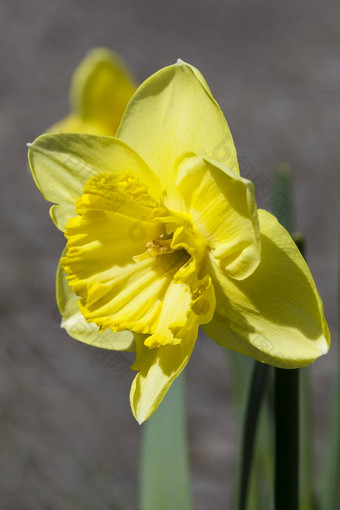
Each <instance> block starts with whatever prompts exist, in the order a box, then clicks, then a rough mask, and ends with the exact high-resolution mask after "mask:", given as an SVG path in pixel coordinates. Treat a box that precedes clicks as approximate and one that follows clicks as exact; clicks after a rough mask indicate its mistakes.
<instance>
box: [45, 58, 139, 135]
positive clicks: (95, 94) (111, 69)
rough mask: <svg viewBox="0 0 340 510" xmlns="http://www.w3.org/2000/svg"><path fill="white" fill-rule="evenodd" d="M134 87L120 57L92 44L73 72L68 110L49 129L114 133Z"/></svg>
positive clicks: (101, 133)
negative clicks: (69, 111)
mask: <svg viewBox="0 0 340 510" xmlns="http://www.w3.org/2000/svg"><path fill="white" fill-rule="evenodd" d="M135 89H136V84H135V81H134V79H133V78H132V76H131V75H130V73H129V71H128V70H127V68H126V67H125V65H124V63H123V62H122V61H121V59H120V58H119V57H118V56H117V55H116V54H115V53H113V52H112V51H110V50H108V49H106V48H95V49H93V50H91V51H90V52H89V53H88V54H87V56H86V57H85V59H84V60H83V61H82V62H81V63H80V65H79V66H78V67H77V69H76V70H75V72H74V75H73V78H72V83H71V92H70V103H71V114H70V115H69V116H68V117H66V118H65V119H63V120H62V121H60V122H58V123H57V124H55V125H54V126H52V127H51V128H50V129H49V131H50V132H58V133H89V134H96V135H105V136H114V135H115V134H116V131H117V128H118V126H119V123H120V121H121V118H122V116H123V113H124V111H125V108H126V106H127V104H128V102H129V100H130V98H131V96H132V94H133V93H134V91H135Z"/></svg>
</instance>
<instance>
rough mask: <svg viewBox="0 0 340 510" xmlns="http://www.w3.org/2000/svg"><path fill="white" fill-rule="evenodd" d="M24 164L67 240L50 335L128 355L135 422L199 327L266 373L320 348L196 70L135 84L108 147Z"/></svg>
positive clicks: (81, 148) (315, 298)
mask: <svg viewBox="0 0 340 510" xmlns="http://www.w3.org/2000/svg"><path fill="white" fill-rule="evenodd" d="M221 142H222V144H224V150H223V151H221V150H219V149H220V147H221ZM216 148H217V150H216ZM221 153H222V155H221ZM29 160H30V165H31V169H32V173H33V176H34V179H35V182H36V184H37V186H38V188H39V189H40V191H41V192H42V193H43V195H44V197H45V198H46V200H48V201H50V202H53V203H54V204H56V205H54V206H53V207H52V208H51V216H52V219H53V221H54V223H55V224H56V225H57V227H59V228H60V229H61V230H63V231H64V232H65V237H66V239H67V246H66V249H65V252H64V254H63V256H62V258H61V261H60V265H59V269H58V277H57V295H58V303H59V308H60V310H61V313H62V316H63V324H62V325H63V326H64V327H65V328H66V329H67V331H68V332H69V333H70V334H71V336H73V337H75V338H77V339H78V340H81V341H85V342H87V343H90V344H93V345H97V346H99V347H106V348H111V349H117V350H120V349H121V350H124V349H127V350H134V349H135V350H136V362H135V364H134V365H133V367H132V368H133V369H134V370H136V371H138V374H137V375H136V377H135V379H134V381H133V384H132V387H131V395H130V400H131V407H132V410H133V413H134V415H135V417H136V419H137V420H138V421H139V422H140V423H141V422H143V421H144V420H146V419H147V418H148V417H149V416H151V414H152V413H153V412H154V411H155V410H156V409H157V407H158V405H159V404H160V402H161V401H162V399H163V397H164V395H165V393H166V392H167V390H168V389H169V387H170V385H171V383H172V382H173V381H174V379H175V378H176V377H177V376H178V375H179V374H180V372H181V371H182V370H183V368H184V367H185V365H186V364H187V362H188V360H189V358H190V355H191V353H192V350H193V348H194V345H195V342H196V338H197V334H198V328H199V326H200V325H203V329H204V330H205V331H206V332H207V334H208V335H209V336H210V337H211V338H212V339H213V340H215V341H216V342H217V343H218V344H220V345H222V346H224V347H226V348H228V349H234V350H235V351H238V352H240V353H243V354H247V355H250V356H252V357H253V358H255V359H257V360H259V361H262V362H265V363H268V364H271V365H274V366H276V367H284V368H296V367H301V366H305V365H308V364H309V363H311V362H313V361H314V360H315V359H316V358H318V357H319V356H320V355H322V354H325V353H326V352H327V351H328V348H329V342H330V337H329V330H328V327H327V324H326V321H325V318H324V315H323V305H322V302H321V299H320V296H319V294H318V292H317V289H316V286H315V284H314V281H313V279H312V276H311V274H310V272H309V269H308V267H307V265H306V263H305V261H304V259H303V258H302V256H301V255H300V253H299V251H298V249H297V248H296V246H295V244H294V242H293V241H292V239H291V237H290V236H289V234H288V233H287V231H286V230H285V229H284V228H283V227H282V226H281V225H280V224H279V223H278V221H277V220H276V219H275V217H274V216H272V215H271V214H270V213H268V212H266V211H264V210H257V208H256V202H255V195H254V187H253V184H252V183H251V182H250V181H248V180H247V179H244V178H243V177H241V176H240V173H239V169H238V163H237V156H236V150H235V147H234V144H233V140H232V136H231V133H230V131H229V128H228V125H227V122H226V120H225V118H224V115H223V113H222V111H221V110H220V108H219V106H218V104H217V103H216V101H215V99H214V98H213V96H212V93H211V91H210V89H209V87H208V85H207V83H206V81H205V80H204V78H203V77H202V75H201V74H200V72H199V71H198V70H197V69H195V68H193V67H191V66H190V65H188V64H185V63H184V62H182V61H179V62H178V63H177V64H176V65H172V66H170V67H166V68H165V69H162V70H160V71H159V72H157V73H156V74H154V75H153V76H151V77H150V78H149V79H148V80H146V81H145V82H144V83H143V84H142V85H141V86H140V87H139V88H138V89H137V91H136V93H135V94H134V96H133V97H132V99H131V101H130V103H129V105H128V107H127V110H126V112H125V114H124V117H123V119H122V122H121V125H120V127H119V130H118V133H117V137H116V138H112V137H99V136H89V135H81V134H78V135H76V134H61V135H43V136H41V137H39V138H38V139H37V140H36V141H35V142H34V143H33V144H32V145H31V147H30V150H29ZM80 326H81V327H80ZM99 330H100V331H101V332H102V333H101V334H99Z"/></svg>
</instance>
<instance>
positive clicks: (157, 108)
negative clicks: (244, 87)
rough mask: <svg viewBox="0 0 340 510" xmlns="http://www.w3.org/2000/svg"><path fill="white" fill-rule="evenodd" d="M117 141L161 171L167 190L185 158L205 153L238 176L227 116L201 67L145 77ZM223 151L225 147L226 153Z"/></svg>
mask: <svg viewBox="0 0 340 510" xmlns="http://www.w3.org/2000/svg"><path fill="white" fill-rule="evenodd" d="M117 137H118V138H120V139H122V140H124V141H125V142H126V143H128V144H129V145H131V147H133V148H134V149H135V150H136V151H137V152H138V153H139V154H140V155H141V156H142V157H143V159H144V160H145V161H146V162H147V163H148V164H149V165H150V167H151V168H152V169H153V170H154V171H155V172H157V173H158V175H159V176H160V178H161V182H162V187H163V189H166V188H167V187H168V186H169V185H172V184H173V181H174V168H175V167H176V164H177V161H178V159H179V158H182V156H183V154H186V153H195V154H200V153H202V152H204V153H206V154H207V155H209V156H211V157H213V158H215V159H217V160H218V161H221V162H223V163H224V164H225V165H226V166H227V167H228V168H230V169H232V171H234V172H237V173H239V170H238V163H237V156H236V149H235V147H234V143H233V140H232V136H231V133H230V130H229V127H228V124H227V121H226V120H225V117H224V115H223V113H222V111H221V109H220V108H219V106H218V104H217V103H216V101H215V100H214V99H213V97H212V95H211V92H210V90H209V88H208V87H207V85H206V82H205V80H204V78H203V77H202V76H201V74H200V73H199V71H198V70H197V69H194V68H192V67H191V66H190V65H188V64H185V63H182V62H180V63H178V64H175V65H172V66H169V67H166V68H164V69H162V70H160V71H158V72H157V73H156V74H154V75H153V76H151V77H150V78H149V79H147V80H146V81H145V82H144V83H143V84H142V85H141V86H140V87H139V88H138V89H137V91H136V93H135V94H134V96H133V97H132V99H131V101H130V103H129V105H128V107H127V109H126V112H125V114H124V116H123V119H122V122H121V125H120V127H119V129H118V132H117ZM221 147H225V148H226V149H225V150H222V152H221V150H220V149H221Z"/></svg>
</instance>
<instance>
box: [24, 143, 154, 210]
mask: <svg viewBox="0 0 340 510" xmlns="http://www.w3.org/2000/svg"><path fill="white" fill-rule="evenodd" d="M28 158H29V162H30V167H31V171H32V174H33V178H34V180H35V183H36V185H37V187H38V188H39V190H40V191H41V193H42V194H43V196H44V198H45V199H46V200H48V201H49V202H54V203H56V204H71V205H75V202H76V199H77V198H78V197H79V196H80V195H81V194H82V191H83V187H84V185H85V183H86V182H87V181H88V179H89V178H90V177H92V176H94V175H96V174H99V173H103V172H107V173H112V174H117V173H122V172H124V171H125V170H127V169H128V170H129V171H131V172H132V173H133V174H134V175H136V176H138V177H139V178H140V179H141V180H142V181H143V182H145V183H147V185H148V188H149V191H150V193H151V194H153V196H156V197H157V196H158V195H159V193H160V184H159V180H158V178H157V176H156V175H155V174H154V173H153V172H152V171H151V170H150V168H148V166H147V165H146V164H145V162H144V161H143V160H142V159H141V158H140V157H139V156H138V155H137V154H136V153H135V152H134V150H133V149H131V148H130V147H129V146H128V145H126V144H125V143H124V142H122V141H121V140H118V139H116V138H112V137H103V136H101V137H100V136H94V135H82V134H71V133H65V134H57V135H53V134H46V135H42V136H40V137H39V138H37V139H36V140H35V141H34V142H33V143H32V144H31V145H30V147H29V153H28Z"/></svg>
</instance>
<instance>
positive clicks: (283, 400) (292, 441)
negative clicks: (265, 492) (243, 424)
mask: <svg viewBox="0 0 340 510" xmlns="http://www.w3.org/2000/svg"><path fill="white" fill-rule="evenodd" d="M274 407H275V510H298V507H299V503H298V498H299V490H298V486H299V371H298V370H286V369H282V368H275V381H274Z"/></svg>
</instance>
